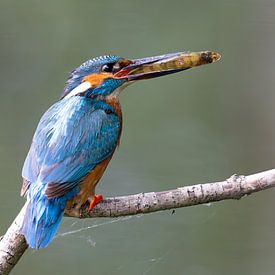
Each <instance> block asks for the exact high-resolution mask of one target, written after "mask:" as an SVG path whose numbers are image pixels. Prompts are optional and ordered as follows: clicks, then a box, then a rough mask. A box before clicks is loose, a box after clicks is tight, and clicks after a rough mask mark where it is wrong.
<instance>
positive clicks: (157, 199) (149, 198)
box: [0, 169, 275, 275]
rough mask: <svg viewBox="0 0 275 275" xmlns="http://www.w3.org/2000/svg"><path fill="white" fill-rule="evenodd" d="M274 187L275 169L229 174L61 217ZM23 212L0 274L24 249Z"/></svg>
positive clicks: (0, 261)
mask: <svg viewBox="0 0 275 275" xmlns="http://www.w3.org/2000/svg"><path fill="white" fill-rule="evenodd" d="M274 186H275V169H272V170H268V171H265V172H261V173H258V174H254V175H249V176H238V175H233V176H232V177H230V178H229V179H227V180H225V181H221V182H214V183H205V184H197V185H192V186H185V187H179V188H177V189H174V190H168V191H161V192H150V193H141V194H136V195H129V196H121V197H113V198H107V199H105V200H103V201H102V202H101V203H99V204H98V205H97V206H96V207H95V208H94V209H93V211H92V212H89V205H88V204H87V205H84V206H83V207H82V208H81V209H80V210H79V211H76V210H75V209H66V211H65V215H66V216H70V217H77V218H92V217H119V216H126V215H135V214H141V213H142V214H146V213H152V212H156V211H161V210H168V209H174V208H179V207H186V206H191V205H197V204H204V203H209V202H216V201H221V200H227V199H240V198H242V197H243V196H245V195H250V194H252V193H255V192H259V191H261V190H265V189H268V188H272V187H274ZM24 213H25V206H24V207H23V208H22V210H21V211H20V213H19V214H18V216H17V218H16V219H15V221H14V222H13V223H12V225H11V226H10V228H9V229H8V231H7V233H6V234H5V235H4V237H3V239H2V240H0V274H3V275H5V274H9V272H10V271H11V270H12V268H13V267H14V266H15V265H16V263H17V262H18V260H19V259H20V258H21V256H22V255H23V253H24V252H25V250H26V249H27V248H28V246H27V244H26V241H25V238H24V236H23V235H21V234H20V233H19V230H20V227H21V224H22V220H23V217H24Z"/></svg>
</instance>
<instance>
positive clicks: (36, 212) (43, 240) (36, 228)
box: [21, 196, 66, 249]
mask: <svg viewBox="0 0 275 275" xmlns="http://www.w3.org/2000/svg"><path fill="white" fill-rule="evenodd" d="M65 205H66V200H64V198H55V199H51V200H48V199H47V198H46V197H45V196H42V198H40V199H39V200H36V198H32V199H31V200H29V201H28V205H27V208H26V212H25V217H24V221H23V225H22V228H21V232H22V234H24V236H25V238H26V240H27V243H28V245H29V246H30V247H31V248H35V249H40V248H43V247H46V246H48V244H49V243H50V242H51V241H52V239H53V238H54V236H55V234H56V231H57V229H58V226H59V224H60V222H61V218H62V216H63V212H64V208H65Z"/></svg>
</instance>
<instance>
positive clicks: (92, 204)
mask: <svg viewBox="0 0 275 275" xmlns="http://www.w3.org/2000/svg"><path fill="white" fill-rule="evenodd" d="M102 200H103V196H102V195H101V194H98V195H95V196H94V198H93V199H92V200H91V202H90V206H89V211H91V210H93V208H94V207H95V206H96V205H97V204H98V203H99V202H101V201H102Z"/></svg>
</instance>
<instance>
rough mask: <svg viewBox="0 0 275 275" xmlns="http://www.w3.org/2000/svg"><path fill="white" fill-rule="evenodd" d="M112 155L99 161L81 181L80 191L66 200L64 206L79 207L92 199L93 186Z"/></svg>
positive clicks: (68, 207)
mask: <svg viewBox="0 0 275 275" xmlns="http://www.w3.org/2000/svg"><path fill="white" fill-rule="evenodd" d="M111 158H112V155H111V156H110V157H108V158H107V159H105V160H103V161H102V162H101V163H99V164H98V165H97V166H96V167H95V168H94V169H93V170H92V171H91V172H90V173H89V174H88V175H87V177H86V178H85V179H84V180H83V181H82V182H81V184H80V191H79V193H78V194H77V196H75V197H73V198H72V199H71V200H69V201H68V202H67V205H66V208H67V209H70V208H75V209H79V208H80V207H81V206H82V205H83V204H85V202H87V201H90V200H91V199H93V197H94V195H95V187H96V185H97V183H98V182H99V180H100V179H101V177H102V175H103V173H104V171H105V169H106V167H107V165H108V163H109V161H110V160H111Z"/></svg>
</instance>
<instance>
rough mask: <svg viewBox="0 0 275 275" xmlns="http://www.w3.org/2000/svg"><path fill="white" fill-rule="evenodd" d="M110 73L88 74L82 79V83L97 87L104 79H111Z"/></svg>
mask: <svg viewBox="0 0 275 275" xmlns="http://www.w3.org/2000/svg"><path fill="white" fill-rule="evenodd" d="M112 77H113V74H111V73H100V74H90V75H87V76H85V77H84V78H83V82H85V81H88V82H90V83H91V85H92V87H98V86H99V85H101V84H102V82H103V81H104V80H105V79H106V78H112Z"/></svg>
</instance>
